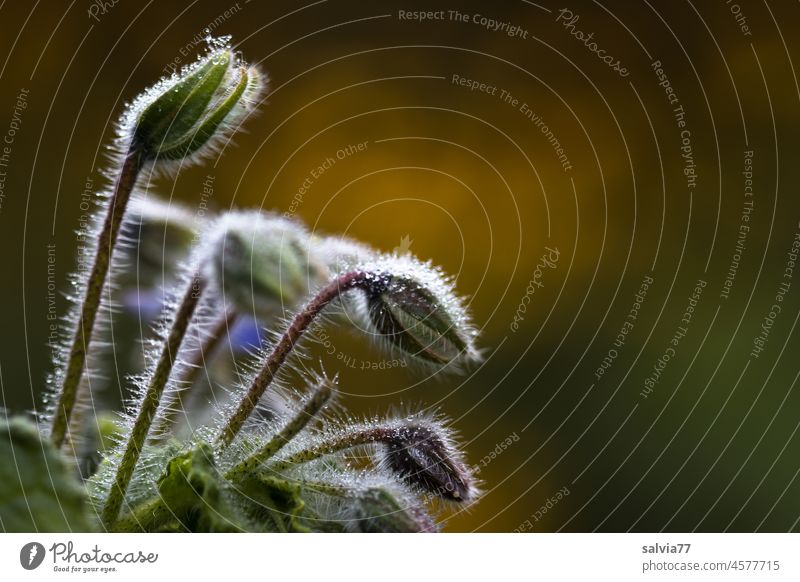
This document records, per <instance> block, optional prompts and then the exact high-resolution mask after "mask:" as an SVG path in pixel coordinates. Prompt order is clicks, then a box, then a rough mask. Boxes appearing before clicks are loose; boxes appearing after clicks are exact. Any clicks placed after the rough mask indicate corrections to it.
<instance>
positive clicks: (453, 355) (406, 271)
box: [361, 256, 480, 365]
mask: <svg viewBox="0 0 800 582" xmlns="http://www.w3.org/2000/svg"><path fill="white" fill-rule="evenodd" d="M361 270H363V271H365V272H368V273H370V275H371V282H370V285H369V286H368V287H367V288H366V289H365V292H366V303H367V316H368V320H369V322H370V323H371V325H372V326H373V327H374V330H375V332H376V333H377V334H378V335H379V336H380V337H381V338H382V339H384V340H385V341H386V342H387V343H388V344H389V345H391V346H393V347H396V348H399V349H400V350H402V351H403V352H406V353H408V354H411V355H413V356H415V357H417V358H419V359H421V360H423V361H426V362H429V363H432V364H436V365H445V364H449V363H451V362H457V361H463V360H477V359H479V358H480V356H479V354H478V351H477V349H476V348H475V344H474V339H475V336H476V332H475V331H474V329H473V327H472V325H471V323H470V321H469V316H468V315H467V312H466V309H465V308H464V306H463V304H462V301H461V299H460V298H459V297H458V296H456V294H455V292H454V290H453V286H452V284H451V283H450V281H449V280H448V278H447V277H445V276H444V275H443V274H442V272H441V271H440V270H439V269H438V268H436V267H433V266H432V265H430V264H429V263H422V262H419V261H417V260H416V259H414V258H412V257H409V256H400V257H398V256H389V257H384V258H383V259H381V260H379V261H378V262H376V263H375V264H374V265H366V266H364V267H362V268H361Z"/></svg>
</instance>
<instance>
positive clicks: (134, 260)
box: [120, 196, 202, 288]
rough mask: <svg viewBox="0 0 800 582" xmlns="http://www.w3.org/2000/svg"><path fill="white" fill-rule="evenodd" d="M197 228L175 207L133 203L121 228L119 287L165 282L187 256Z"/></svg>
mask: <svg viewBox="0 0 800 582" xmlns="http://www.w3.org/2000/svg"><path fill="white" fill-rule="evenodd" d="M201 226H202V223H200V222H198V221H197V219H196V218H195V217H194V216H192V214H191V213H190V212H189V211H188V210H187V209H186V208H184V207H182V206H181V205H179V204H177V203H171V202H170V203H167V202H163V201H161V200H158V199H156V198H153V197H151V196H148V197H147V198H141V199H137V200H134V201H133V202H132V203H131V206H130V209H129V211H128V214H127V215H126V216H125V220H124V222H123V224H122V242H121V244H120V246H121V250H122V251H123V254H122V256H123V261H124V263H125V264H126V268H125V269H121V270H120V276H121V279H120V282H121V283H122V285H124V286H135V287H137V288H150V287H157V286H160V285H163V284H164V283H166V282H167V281H169V280H170V279H171V278H172V277H173V276H174V274H175V273H176V272H177V268H178V265H179V264H180V263H181V261H182V260H184V259H185V258H186V257H187V256H188V255H189V252H190V250H191V246H192V243H193V242H194V240H195V237H196V236H197V230H198V228H200V227H201Z"/></svg>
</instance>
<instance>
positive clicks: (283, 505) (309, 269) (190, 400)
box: [0, 41, 479, 532]
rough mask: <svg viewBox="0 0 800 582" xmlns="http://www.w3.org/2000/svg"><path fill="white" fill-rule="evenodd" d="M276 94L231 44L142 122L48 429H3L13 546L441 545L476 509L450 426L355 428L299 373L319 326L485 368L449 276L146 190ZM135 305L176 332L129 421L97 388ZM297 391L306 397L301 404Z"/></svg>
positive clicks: (61, 370) (410, 420)
mask: <svg viewBox="0 0 800 582" xmlns="http://www.w3.org/2000/svg"><path fill="white" fill-rule="evenodd" d="M265 83H266V81H265V77H264V76H263V75H262V74H260V73H259V72H258V70H257V69H256V68H255V67H251V66H248V65H247V64H245V63H243V62H242V61H241V59H240V58H239V57H238V56H237V55H236V54H234V52H233V51H232V50H231V49H230V47H229V45H228V44H227V43H225V42H219V41H215V42H212V44H211V45H210V48H209V51H208V53H207V54H206V55H205V56H204V57H203V58H201V59H199V60H198V62H197V63H195V64H194V65H193V66H191V67H189V68H187V69H185V70H183V71H182V72H181V74H179V75H175V76H173V77H172V78H169V79H165V80H163V81H161V82H160V83H158V84H157V85H155V86H154V87H153V88H151V89H149V90H147V91H146V92H145V93H143V94H142V95H141V96H140V97H139V98H137V99H136V100H135V101H134V102H133V103H132V104H131V105H130V106H129V108H128V111H127V113H126V114H125V116H124V117H123V120H122V122H121V124H120V136H119V141H118V149H119V151H120V154H119V158H118V159H117V160H116V162H117V163H116V166H115V168H116V169H115V172H116V174H115V175H114V177H113V188H112V191H111V193H110V195H109V196H108V197H107V198H105V199H104V200H103V201H102V203H101V205H100V207H99V210H98V214H99V215H100V216H101V218H100V219H98V220H97V223H96V225H97V226H96V232H95V236H93V237H92V240H94V241H95V242H94V246H93V247H92V248H91V249H90V253H89V256H88V257H83V258H90V259H91V260H90V262H91V268H90V269H89V270H88V272H87V273H86V274H85V275H82V276H80V277H76V278H75V280H74V282H75V285H76V290H75V292H74V294H73V297H72V298H73V300H74V305H75V306H74V309H73V313H72V314H71V315H70V316H69V317H68V318H67V319H66V320H65V325H64V326H63V328H64V336H65V337H64V341H63V344H62V345H61V346H59V347H58V348H57V349H56V358H55V360H56V361H55V366H54V367H55V372H54V373H53V375H52V377H51V378H50V380H49V389H50V393H49V394H48V396H47V406H48V412H47V414H46V415H42V416H41V417H40V418H38V419H37V420H38V426H37V425H34V423H31V422H29V421H26V420H24V419H22V418H14V419H11V420H9V421H6V422H4V424H3V425H2V430H0V454H2V456H3V459H4V462H3V465H4V467H6V468H5V469H4V472H6V473H9V472H12V470H11V469H9V468H8V467H15V468H16V469H15V471H16V472H17V473H18V474H14V475H13V477H12V478H5V479H3V480H0V500H1V501H2V503H0V518H1V519H0V523H2V526H3V527H4V528H5V529H7V530H34V529H35V530H39V531H43V530H55V531H59V530H61V531H63V530H67V529H74V530H92V529H97V530H110V531H147V532H150V531H278V532H283V531H363V532H418V531H423V532H425V531H435V530H437V521H436V519H435V517H434V516H435V515H436V514H438V512H439V510H441V509H442V508H446V507H447V506H448V505H458V506H465V505H467V504H470V503H472V502H473V501H475V499H476V498H477V496H478V494H479V489H478V483H477V482H476V479H475V477H474V476H473V474H472V472H471V470H470V468H469V466H468V465H467V464H466V462H465V460H464V458H463V456H462V453H461V452H460V451H459V448H458V445H457V444H456V441H455V435H454V433H453V431H452V430H451V429H450V428H449V427H448V423H447V421H446V420H445V419H443V418H440V417H439V416H438V415H435V414H429V413H425V412H416V413H413V412H412V413H409V412H403V413H402V414H396V415H393V416H389V417H385V418H379V417H374V418H367V419H357V418H354V417H353V416H351V415H349V414H347V413H346V412H344V411H343V410H342V409H341V408H339V407H338V406H336V405H335V404H334V403H335V401H336V394H337V390H336V384H337V380H336V377H335V376H334V377H330V376H327V375H326V374H324V373H319V374H311V373H308V372H300V373H295V374H290V372H291V371H292V370H294V371H295V372H299V370H298V367H297V366H296V365H293V364H296V363H297V356H298V354H299V353H301V352H302V348H303V345H304V342H306V341H308V340H309V339H310V340H313V336H314V335H315V330H317V329H318V326H320V325H348V324H350V325H352V324H355V327H357V328H359V329H361V330H363V331H365V332H366V333H367V334H369V335H370V336H372V337H376V338H379V339H380V340H381V343H382V344H383V345H384V346H385V347H387V348H388V349H390V350H393V351H394V352H395V353H396V354H397V355H398V357H403V358H407V359H410V360H415V361H418V362H420V363H421V364H422V366H423V367H424V369H431V368H433V369H435V370H437V371H438V370H460V369H462V367H463V365H464V364H468V363H469V362H471V361H475V360H477V359H478V357H479V354H478V351H477V349H476V347H475V344H474V340H475V330H474V328H473V327H472V325H471V323H470V320H469V317H468V316H467V313H466V311H465V308H464V305H463V303H462V300H461V299H460V298H459V297H458V296H457V295H456V294H455V293H454V290H453V286H452V283H451V281H450V280H449V279H448V278H447V277H446V276H445V275H444V274H443V273H442V272H441V271H440V270H439V269H438V268H436V267H433V266H432V265H431V264H429V263H423V262H420V261H418V260H417V259H415V258H413V257H411V256H409V255H397V254H393V255H383V254H380V253H377V252H375V251H373V250H372V249H370V248H369V247H367V246H366V245H363V244H360V243H357V242H355V241H350V240H347V239H343V238H337V237H320V236H317V235H311V234H310V233H309V232H307V231H306V230H305V228H304V227H303V226H302V225H300V224H299V223H298V222H296V221H294V220H289V219H286V218H283V217H280V216H277V215H274V214H270V213H265V212H257V211H231V212H229V213H226V214H223V215H221V216H217V217H210V218H204V219H203V222H202V223H200V222H199V221H198V220H195V218H194V217H193V216H192V214H191V213H190V212H189V211H187V210H184V209H180V208H177V207H176V206H175V205H174V204H165V203H161V202H158V201H157V200H154V199H153V197H152V194H151V193H150V192H143V191H140V190H139V189H138V186H137V184H138V182H139V177H140V175H142V174H143V173H144V172H166V173H168V172H169V170H170V169H171V168H173V167H174V166H176V165H178V164H188V163H196V162H198V161H200V160H201V159H202V158H204V157H206V156H208V155H209V154H210V153H212V152H214V151H215V150H216V149H218V146H221V145H224V144H225V143H226V142H227V140H229V138H230V136H231V134H232V133H233V132H234V131H235V130H236V129H237V128H238V126H239V125H240V124H241V122H242V121H243V119H244V118H245V117H246V116H247V115H248V114H249V113H250V112H251V111H252V110H253V108H254V105H255V104H256V103H257V102H258V101H259V99H260V97H261V95H262V93H263V91H264V85H265ZM157 242H160V243H163V244H156V243H157ZM134 275H135V276H134ZM164 280H168V281H170V283H169V284H168V285H167V286H165V287H163V289H162V290H161V291H159V290H158V289H159V281H164ZM143 287H144V289H143ZM132 288H133V289H134V291H135V293H134V295H135V297H136V298H137V299H136V301H134V302H133V306H134V308H135V309H137V310H138V315H139V316H142V315H143V314H144V313H146V312H148V311H152V308H153V305H150V306H149V307H147V308H146V309H143V305H144V304H145V303H146V302H147V301H149V302H151V303H153V302H154V303H155V307H156V308H157V309H159V310H160V314H159V315H158V317H157V318H156V320H155V321H154V322H153V328H154V331H153V334H152V335H153V337H152V338H151V339H150V340H148V342H147V347H146V350H145V354H144V359H143V363H142V365H143V371H142V372H141V373H139V374H136V375H134V376H132V377H131V378H129V379H128V382H129V383H130V385H131V391H130V394H131V395H132V396H131V398H130V402H129V403H128V404H127V405H126V406H124V411H123V412H122V413H121V414H119V415H118V417H117V419H116V421H115V422H113V423H110V422H109V421H108V413H106V412H103V408H102V402H103V398H102V395H101V394H100V391H99V390H98V388H99V387H100V386H102V385H103V383H105V382H108V378H107V377H105V376H104V374H103V373H102V369H103V363H102V362H103V360H104V357H103V356H104V349H105V350H106V351H108V348H109V347H114V348H116V347H117V345H116V344H117V342H118V341H120V340H118V339H117V338H116V336H113V339H114V344H113V345H110V346H109V344H110V340H109V337H110V336H109V329H111V328H112V327H113V325H114V318H115V317H117V316H118V315H119V312H120V311H124V309H125V306H126V305H127V304H128V303H130V302H128V301H127V300H126V297H127V298H130V297H131V289H132ZM143 298H144V299H143ZM128 307H129V308H130V305H129V306H128ZM287 312H289V313H292V314H293V315H292V316H290V317H284V316H283V314H284V313H287ZM248 320H255V321H258V322H260V323H261V324H262V325H264V326H265V328H266V329H267V339H265V340H263V341H262V342H261V345H260V347H259V348H258V349H254V350H251V353H250V354H249V360H247V363H246V364H245V366H244V368H243V369H241V370H240V371H239V372H238V379H235V380H233V381H231V383H230V384H229V388H228V389H227V390H225V391H224V392H225V393H224V395H222V396H220V397H216V396H215V397H214V398H209V394H208V393H205V392H204V391H203V388H204V386H203V385H204V384H212V385H213V384H214V379H212V378H210V376H211V375H213V374H214V372H213V363H214V361H215V360H221V359H224V358H222V354H220V353H219V352H220V351H221V349H220V346H222V345H226V344H227V345H228V347H230V348H231V349H233V345H234V344H235V343H236V341H235V337H236V333H235V331H234V330H235V329H237V326H238V325H239V324H241V323H242V322H245V323H246V322H247V321H248ZM229 351H230V350H229ZM215 354H216V355H215ZM106 359H107V358H106ZM239 363H241V359H240V360H239ZM204 375H205V376H209V378H203V376H204ZM295 377H299V378H301V379H302V380H303V381H304V382H305V383H306V386H305V387H304V388H303V389H301V390H293V389H291V388H290V387H291V378H295ZM206 388H207V386H206ZM212 395H213V394H212ZM209 400H211V402H209ZM98 435H99V436H98ZM98 450H99V457H98V456H97V451H98ZM86 457H89V460H87V458H86ZM92 458H93V459H94V461H93V462H90V461H91V459H92ZM48 474H49V477H46V475H48ZM78 475H80V477H78Z"/></svg>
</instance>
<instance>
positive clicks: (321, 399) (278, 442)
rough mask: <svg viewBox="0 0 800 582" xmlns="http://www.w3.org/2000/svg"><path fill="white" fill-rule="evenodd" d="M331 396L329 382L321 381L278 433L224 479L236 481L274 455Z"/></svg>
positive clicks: (230, 471) (331, 389)
mask: <svg viewBox="0 0 800 582" xmlns="http://www.w3.org/2000/svg"><path fill="white" fill-rule="evenodd" d="M332 395H333V388H332V386H331V382H330V381H329V380H327V379H324V380H322V382H320V383H319V385H318V386H317V389H316V391H315V392H314V393H313V394H312V395H311V397H310V398H309V399H308V402H306V404H305V405H304V406H303V409H302V410H301V411H300V412H298V413H297V415H296V416H295V417H294V418H292V420H290V421H289V423H288V424H287V425H286V426H285V427H283V429H281V431H280V432H278V433H277V434H275V436H273V437H272V438H271V439H270V440H269V442H267V444H265V445H264V446H263V447H261V448H260V449H259V450H257V451H256V452H255V453H253V454H252V455H250V456H249V457H247V458H246V459H245V460H244V461H241V462H240V463H239V464H237V465H236V466H235V467H233V468H232V469H231V470H229V471H228V472H227V473H226V474H225V478H226V479H228V480H229V481H238V480H239V479H241V478H242V477H244V476H245V475H247V474H249V473H250V472H251V471H252V470H253V469H256V468H257V467H259V466H260V465H261V464H262V463H264V461H266V460H268V459H269V458H271V457H272V456H273V455H275V453H277V452H278V451H280V450H281V449H282V448H283V447H284V445H286V443H288V442H289V441H291V440H292V439H293V438H294V437H295V436H297V434H298V433H299V432H300V431H301V430H303V429H304V428H305V427H306V425H307V424H308V423H309V422H311V420H312V419H313V418H314V417H315V416H316V415H317V414H318V413H319V411H320V410H322V407H323V406H325V404H326V403H327V402H328V400H330V398H331V396H332Z"/></svg>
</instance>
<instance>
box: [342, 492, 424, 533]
mask: <svg viewBox="0 0 800 582" xmlns="http://www.w3.org/2000/svg"><path fill="white" fill-rule="evenodd" d="M351 512H352V517H351V519H350V523H351V524H352V526H353V528H354V529H355V531H357V532H360V533H418V532H428V533H432V532H435V531H437V528H436V524H435V523H434V521H433V519H431V517H430V516H429V515H428V513H427V512H426V511H425V509H424V508H423V507H421V506H420V505H419V503H412V502H411V501H410V500H409V501H405V500H404V499H403V497H401V496H396V495H394V494H392V492H391V491H389V490H388V489H386V488H382V487H370V488H368V489H366V490H364V491H363V492H361V493H360V494H359V495H358V496H357V497H356V498H355V499H354V500H353V501H352V508H351Z"/></svg>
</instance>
